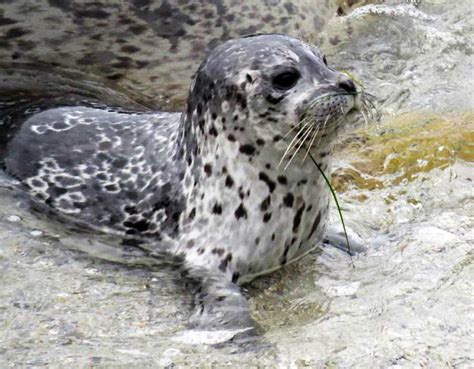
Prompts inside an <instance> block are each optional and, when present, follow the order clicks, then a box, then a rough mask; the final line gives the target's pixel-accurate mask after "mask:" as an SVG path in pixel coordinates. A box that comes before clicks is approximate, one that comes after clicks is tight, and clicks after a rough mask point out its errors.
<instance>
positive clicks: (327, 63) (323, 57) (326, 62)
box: [323, 56, 328, 65]
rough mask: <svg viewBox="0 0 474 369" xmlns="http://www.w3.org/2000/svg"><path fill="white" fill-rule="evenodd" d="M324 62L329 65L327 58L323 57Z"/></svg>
mask: <svg viewBox="0 0 474 369" xmlns="http://www.w3.org/2000/svg"><path fill="white" fill-rule="evenodd" d="M323 62H324V64H326V65H328V61H327V60H326V57H325V56H323Z"/></svg>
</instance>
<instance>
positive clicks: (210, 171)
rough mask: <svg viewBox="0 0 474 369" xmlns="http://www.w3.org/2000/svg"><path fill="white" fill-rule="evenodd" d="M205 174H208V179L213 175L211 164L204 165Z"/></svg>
mask: <svg viewBox="0 0 474 369" xmlns="http://www.w3.org/2000/svg"><path fill="white" fill-rule="evenodd" d="M204 173H206V174H207V176H208V177H209V176H210V175H211V174H212V165H211V164H209V163H208V164H205V165H204Z"/></svg>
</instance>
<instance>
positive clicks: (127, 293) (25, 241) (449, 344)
mask: <svg viewBox="0 0 474 369" xmlns="http://www.w3.org/2000/svg"><path fill="white" fill-rule="evenodd" d="M472 19H474V18H473V17H472V3H471V2H470V1H469V0H465V1H456V2H447V1H446V2H443V1H432V2H428V1H426V2H422V3H421V5H420V6H419V7H418V8H416V7H414V6H412V5H407V4H406V2H404V1H403V2H402V1H400V2H395V1H391V2H390V1H387V2H386V3H385V4H382V5H369V6H366V7H361V8H357V9H355V10H353V11H352V13H349V14H348V15H347V16H345V17H339V18H335V19H333V20H332V21H331V22H329V24H328V25H327V27H326V28H325V31H324V32H323V34H318V35H315V42H316V43H320V44H321V45H322V48H323V50H324V51H325V52H326V54H327V55H328V61H329V63H330V64H331V65H334V66H335V67H336V68H338V69H343V70H346V71H347V72H348V73H351V74H352V75H354V76H355V77H356V78H357V79H358V80H360V81H361V83H362V84H363V86H364V87H365V89H366V90H367V91H368V92H370V93H372V94H373V95H376V96H377V97H378V106H380V109H381V113H382V122H381V124H380V126H378V127H369V128H368V129H363V130H360V131H357V132H356V133H354V134H351V135H350V136H348V137H345V138H344V139H342V140H341V143H340V149H339V150H338V152H337V154H336V155H335V172H334V175H333V183H334V185H335V188H336V189H337V190H338V193H339V199H340V202H341V205H342V207H343V211H344V216H345V221H346V224H347V225H348V227H349V232H350V233H351V235H352V236H353V237H354V238H355V239H358V240H359V242H361V243H362V244H364V245H365V246H366V248H367V249H366V251H365V252H362V253H359V254H358V255H357V256H355V257H354V260H353V262H354V266H355V267H352V265H351V260H350V259H349V258H348V256H347V255H346V254H344V253H342V252H340V251H338V250H337V249H335V248H332V247H324V248H322V249H321V250H320V251H319V252H317V253H313V254H312V255H310V256H308V257H306V258H305V259H304V260H302V261H301V262H299V263H297V264H294V265H291V266H289V267H287V268H285V269H284V270H281V271H278V272H276V273H274V274H273V275H271V276H269V277H266V278H261V279H259V280H257V281H255V282H253V283H252V284H251V285H249V286H247V287H246V292H245V293H246V294H247V295H248V296H249V299H250V306H251V310H252V316H253V317H254V318H255V320H256V321H257V322H258V323H259V325H260V326H261V328H262V330H263V334H262V339H261V341H262V342H264V343H267V344H269V345H268V346H262V345H260V344H259V345H256V348H257V351H252V350H248V348H247V349H242V348H241V347H238V346H232V345H230V346H225V347H223V348H220V349H219V348H216V347H213V346H211V345H207V344H203V342H208V343H212V342H216V340H219V337H217V338H216V337H206V336H204V335H192V332H189V331H187V329H186V322H187V319H188V317H189V315H190V313H191V298H190V296H189V295H188V294H187V293H186V291H185V289H184V287H183V286H182V285H180V283H179V280H178V279H179V276H178V275H175V273H174V272H173V271H172V270H153V268H151V267H146V266H141V265H140V261H139V260H140V259H139V258H138V260H137V259H127V260H128V264H129V265H125V262H126V260H123V259H122V260H120V261H121V263H113V262H107V261H104V260H102V259H98V258H95V257H91V256H89V255H88V254H85V253H83V252H81V250H88V251H89V252H90V250H91V248H90V246H88V242H89V240H88V237H85V236H84V235H81V234H76V233H74V232H71V231H66V230H65V229H64V228H63V227H61V226H60V225H57V224H55V223H53V222H51V221H48V220H47V219H41V218H39V217H38V216H35V215H33V214H31V213H30V211H29V210H28V209H27V208H26V207H25V206H24V205H22V200H21V199H20V198H17V197H15V196H14V195H13V194H12V193H11V191H8V190H5V189H2V190H1V192H0V199H1V200H0V244H1V247H0V268H1V274H0V280H1V283H2V286H4V287H3V288H2V289H0V367H2V368H3V367H15V366H20V367H23V366H26V367H28V366H31V367H45V366H51V367H64V366H66V365H73V366H74V367H88V366H92V367H110V366H114V367H115V366H121V367H145V366H149V367H173V366H176V367H188V366H198V367H238V366H240V367H282V368H286V367H294V368H304V367H311V368H313V367H329V368H339V367H340V368H352V367H362V368H366V367H383V368H405V367H406V368H413V367H428V368H441V367H456V368H468V367H472V365H474V352H473V349H472V347H474V339H473V332H472V327H474V315H473V313H472V307H473V306H474V305H473V304H474V298H473V292H472V291H473V290H474V289H473V282H472V281H473V276H474V270H473V269H474V268H473V260H474V252H473V242H474V232H473V224H472V217H473V214H474V209H473V201H472V197H473V187H472V186H473V184H472V180H473V173H474V171H473V162H474V157H473V155H474V154H473V152H474V151H473V141H474V140H473V138H474V123H473V117H474V114H473V110H472V108H473V105H474V99H473V90H472V67H473V56H472V49H471V45H472V38H473V31H472V25H473V24H472ZM110 95H111V96H112V95H114V93H113V92H111V93H110ZM107 96H108V95H107ZM121 96H122V95H121ZM111 99H114V97H112V98H111ZM123 99H125V100H126V97H124V98H123ZM125 100H123V101H125ZM120 102H122V100H120ZM0 181H3V183H5V180H4V179H3V178H0ZM332 223H333V225H334V226H335V227H339V220H338V218H337V216H336V212H335V211H334V209H333V211H332ZM109 251H110V250H109ZM99 256H102V257H107V258H109V259H113V258H114V257H119V256H114V255H113V254H112V253H110V252H109V253H107V251H105V254H103V255H99ZM220 338H221V339H223V338H222V337H220ZM224 338H225V337H224Z"/></svg>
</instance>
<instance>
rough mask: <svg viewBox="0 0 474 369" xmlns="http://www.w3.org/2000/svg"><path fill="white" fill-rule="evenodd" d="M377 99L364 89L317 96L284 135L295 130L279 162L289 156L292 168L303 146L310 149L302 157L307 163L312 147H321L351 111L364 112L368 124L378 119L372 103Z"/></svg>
mask: <svg viewBox="0 0 474 369" xmlns="http://www.w3.org/2000/svg"><path fill="white" fill-rule="evenodd" d="M373 98H374V97H373V96H372V95H370V94H367V93H365V92H363V91H362V92H355V93H347V92H346V91H344V92H334V91H332V92H327V93H323V94H321V95H319V96H317V97H316V98H315V99H313V100H312V101H311V102H310V103H309V104H307V105H306V106H305V108H304V110H303V111H302V113H301V116H300V119H299V121H298V122H297V123H296V124H295V125H293V126H292V127H291V128H290V130H289V131H288V132H287V133H286V135H285V136H284V137H283V138H284V139H285V138H286V137H288V136H289V135H291V134H292V133H294V136H293V138H292V139H291V141H290V143H289V144H288V147H287V149H286V151H285V153H284V154H283V156H282V158H281V160H280V163H279V165H281V164H282V163H283V162H284V161H285V159H286V158H288V162H287V163H286V164H285V167H284V170H285V169H286V168H288V166H289V165H290V164H291V162H292V161H293V159H294V158H295V157H296V155H297V154H298V152H300V150H301V149H304V150H305V151H306V152H305V155H304V156H303V159H302V162H304V161H305V159H306V157H307V156H308V155H309V153H310V150H311V148H312V147H314V146H319V144H320V142H321V139H322V138H324V137H326V136H328V135H329V134H331V133H332V132H335V131H336V129H337V128H338V127H340V126H341V123H342V119H343V118H344V117H346V116H347V115H348V114H350V115H352V114H353V113H355V114H357V113H358V114H360V115H361V116H362V118H363V120H364V122H365V124H366V126H368V125H369V122H371V121H377V119H376V116H375V115H374V113H373V112H374V111H375V112H377V109H376V107H375V105H374V103H373V102H372V99H373ZM316 139H318V140H316Z"/></svg>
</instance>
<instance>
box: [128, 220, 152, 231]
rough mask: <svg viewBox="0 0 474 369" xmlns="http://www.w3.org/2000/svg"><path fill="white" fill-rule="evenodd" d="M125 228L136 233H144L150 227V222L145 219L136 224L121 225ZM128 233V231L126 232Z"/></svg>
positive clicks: (129, 222)
mask: <svg viewBox="0 0 474 369" xmlns="http://www.w3.org/2000/svg"><path fill="white" fill-rule="evenodd" d="M123 225H124V226H125V227H126V228H129V229H130V230H134V231H137V232H145V231H146V230H148V228H149V227H150V222H149V221H148V220H146V219H142V220H139V221H136V222H132V221H126V222H124V223H123ZM127 232H128V231H127Z"/></svg>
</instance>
